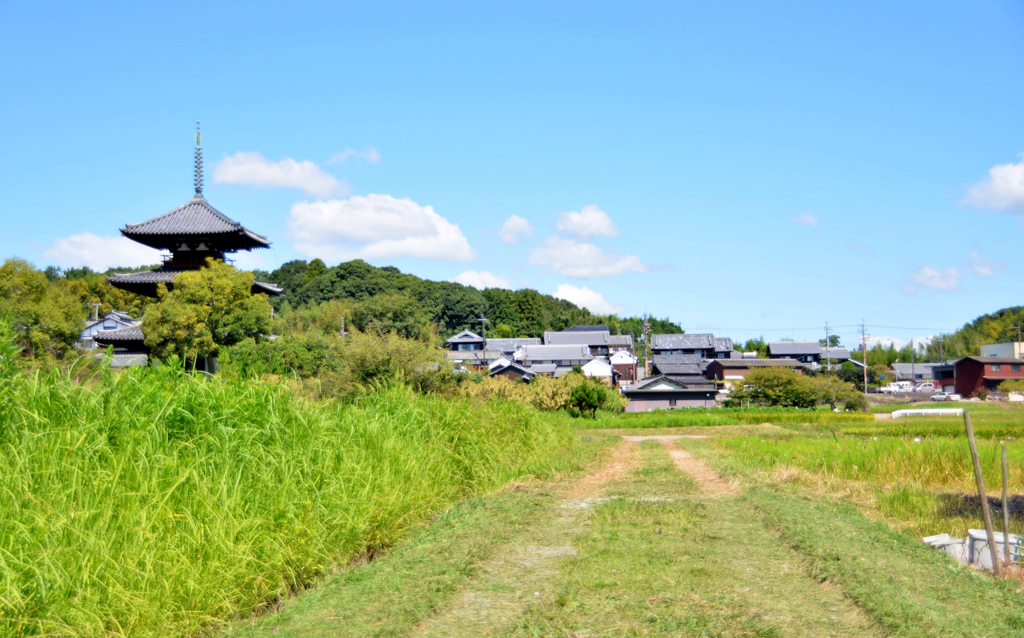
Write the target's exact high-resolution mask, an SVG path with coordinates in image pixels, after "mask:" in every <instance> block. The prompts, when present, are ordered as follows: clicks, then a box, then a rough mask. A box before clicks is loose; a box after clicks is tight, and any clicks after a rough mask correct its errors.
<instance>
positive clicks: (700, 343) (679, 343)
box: [651, 334, 715, 350]
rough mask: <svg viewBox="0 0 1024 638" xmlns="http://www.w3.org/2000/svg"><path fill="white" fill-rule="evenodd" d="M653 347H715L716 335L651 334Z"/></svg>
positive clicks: (673, 348)
mask: <svg viewBox="0 0 1024 638" xmlns="http://www.w3.org/2000/svg"><path fill="white" fill-rule="evenodd" d="M651 347H652V348H654V349H656V350H697V349H713V348H714V347H715V336H714V335H712V334H693V335H688V334H681V335H676V334H671V335H670V334H656V335H651Z"/></svg>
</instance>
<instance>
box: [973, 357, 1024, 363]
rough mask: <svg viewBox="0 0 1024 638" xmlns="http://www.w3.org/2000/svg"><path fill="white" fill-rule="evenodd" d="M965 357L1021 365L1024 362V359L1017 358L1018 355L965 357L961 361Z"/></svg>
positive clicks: (981, 361) (984, 361) (982, 361)
mask: <svg viewBox="0 0 1024 638" xmlns="http://www.w3.org/2000/svg"><path fill="white" fill-rule="evenodd" d="M965 359H967V360H970V361H977V362H978V363H997V364H1003V363H1009V364H1013V365H1020V364H1022V363H1024V359H1017V358H1016V357H964V358H963V359H961V360H960V361H964V360H965Z"/></svg>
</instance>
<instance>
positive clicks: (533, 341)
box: [485, 337, 541, 353]
mask: <svg viewBox="0 0 1024 638" xmlns="http://www.w3.org/2000/svg"><path fill="white" fill-rule="evenodd" d="M539 345H541V341H540V339H539V338H537V337H522V338H518V339H488V340H487V342H486V344H485V347H486V348H487V349H488V350H500V351H502V352H506V353H508V352H515V351H516V350H518V349H519V348H521V347H523V346H539Z"/></svg>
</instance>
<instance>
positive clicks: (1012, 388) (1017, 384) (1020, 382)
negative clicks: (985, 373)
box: [999, 379, 1024, 394]
mask: <svg viewBox="0 0 1024 638" xmlns="http://www.w3.org/2000/svg"><path fill="white" fill-rule="evenodd" d="M999 391H1000V392H1005V393H1006V394H1010V393H1011V392H1016V393H1018V394H1024V379H1007V380H1006V381H1003V382H1002V383H1000V384H999Z"/></svg>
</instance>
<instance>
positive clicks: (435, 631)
mask: <svg viewBox="0 0 1024 638" xmlns="http://www.w3.org/2000/svg"><path fill="white" fill-rule="evenodd" d="M702 439H703V437H679V436H624V437H621V438H619V439H618V442H617V443H616V444H615V445H614V446H613V447H612V449H611V450H610V452H609V454H608V455H607V456H606V458H605V460H604V461H603V463H602V464H601V466H600V467H599V468H598V469H596V470H595V471H592V472H591V473H588V474H585V475H583V476H581V477H577V478H575V479H572V480H560V481H551V482H540V481H533V482H529V481H528V482H523V483H516V484H513V485H510V486H508V487H507V488H505V489H503V490H500V491H498V492H496V493H495V494H492V495H489V496H487V497H483V498H475V499H469V500H468V501H466V502H464V503H462V504H460V505H459V506H458V507H456V508H454V509H453V510H451V511H450V512H447V513H446V514H445V515H444V516H441V517H439V518H438V519H437V520H435V521H433V522H432V523H431V524H430V525H428V526H426V527H425V528H424V529H423V530H422V532H421V533H419V534H417V535H415V536H414V537H413V538H410V539H409V540H408V541H407V542H405V543H403V544H401V545H399V546H398V547H396V548H394V549H393V550H391V551H389V552H388V553H386V554H385V555H383V556H382V557H380V558H378V559H377V560H375V561H373V562H371V563H368V564H366V565H362V566H358V567H354V568H350V569H346V570H344V571H342V572H340V573H339V574H337V575H335V576H334V577H332V578H330V579H328V580H327V581H326V582H325V583H324V584H323V585H322V586H321V587H318V588H317V589H315V590H313V591H310V592H307V593H305V594H303V595H301V596H298V597H296V598H295V599H293V600H291V601H288V602H287V603H286V604H285V605H284V606H283V609H282V610H281V611H280V612H279V613H276V614H272V615H267V616H263V617H261V618H258V619H254V620H251V621H245V622H241V623H238V624H236V625H234V626H232V627H231V628H230V630H229V631H228V632H227V634H228V635H230V636H244V637H255V636H260V637H262V636H269V635H274V636H276V637H282V636H304V637H307V636H456V637H458V636H464V637H473V638H476V637H480V636H565V637H568V638H583V637H590V636H593V637H597V636H815V637H822V636H835V637H843V636H858V637H859V636H890V635H891V636H961V635H963V636H968V635H970V636H989V635H991V636H1009V635H1022V632H1024V605H1022V603H1024V601H1022V600H1021V598H1020V597H1019V596H1018V595H1017V594H1016V592H1013V591H1011V590H1010V589H1009V588H1008V587H1006V586H1002V584H994V583H992V582H991V581H990V580H988V579H987V578H986V577H983V576H980V575H977V574H973V573H971V572H969V571H965V570H963V569H959V568H954V567H952V566H951V565H948V564H947V562H948V561H945V559H944V558H943V557H942V556H941V555H940V554H939V553H937V552H934V551H933V550H931V549H930V548H927V547H925V546H923V544H921V543H918V542H915V541H913V539H908V538H906V537H904V536H901V535H899V534H897V533H895V532H892V531H891V530H889V529H888V528H887V527H885V525H884V524H882V523H879V522H876V521H872V520H870V519H868V518H867V517H865V516H864V515H863V513H862V512H860V511H859V510H857V509H856V508H855V507H853V506H852V505H849V504H845V503H842V502H833V501H822V500H816V499H815V498H813V497H812V496H809V495H802V494H797V493H792V492H785V491H779V490H776V489H775V488H773V487H771V486H766V485H760V484H755V483H752V482H751V481H750V479H749V478H743V479H742V480H740V479H738V478H736V477H732V478H729V477H727V476H724V475H723V473H722V472H721V471H720V468H723V467H727V465H728V464H727V463H723V457H722V455H721V453H720V452H717V451H716V450H715V449H714V448H713V446H711V445H710V444H709V443H708V441H706V440H702ZM716 466H717V467H716ZM979 605H984V606H985V607H986V608H987V609H988V610H989V611H991V612H993V613H986V614H981V615H979V614H973V613H972V612H971V610H972V609H977V607H978V606H979Z"/></svg>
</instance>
